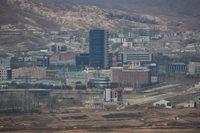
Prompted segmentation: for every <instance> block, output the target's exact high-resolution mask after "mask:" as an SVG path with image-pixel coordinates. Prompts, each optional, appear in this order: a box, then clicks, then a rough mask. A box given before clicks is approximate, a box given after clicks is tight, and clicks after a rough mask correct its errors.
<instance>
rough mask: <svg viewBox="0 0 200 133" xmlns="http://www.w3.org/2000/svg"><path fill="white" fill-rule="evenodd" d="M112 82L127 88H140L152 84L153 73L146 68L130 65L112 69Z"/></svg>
mask: <svg viewBox="0 0 200 133" xmlns="http://www.w3.org/2000/svg"><path fill="white" fill-rule="evenodd" d="M111 82H115V83H121V84H124V85H125V86H139V85H141V84H146V83H150V82H151V72H150V71H149V70H148V69H147V68H146V67H138V66H130V65H124V66H123V67H111Z"/></svg>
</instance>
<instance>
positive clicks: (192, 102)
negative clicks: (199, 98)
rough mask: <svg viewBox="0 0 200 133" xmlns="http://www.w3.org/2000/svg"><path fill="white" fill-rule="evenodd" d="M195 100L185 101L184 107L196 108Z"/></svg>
mask: <svg viewBox="0 0 200 133" xmlns="http://www.w3.org/2000/svg"><path fill="white" fill-rule="evenodd" d="M196 106H197V105H196V102H195V101H189V102H186V103H185V104H184V107H185V108H196Z"/></svg>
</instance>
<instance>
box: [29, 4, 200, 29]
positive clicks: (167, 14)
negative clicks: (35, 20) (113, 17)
mask: <svg viewBox="0 0 200 133" xmlns="http://www.w3.org/2000/svg"><path fill="white" fill-rule="evenodd" d="M31 1H48V2H56V3H71V4H73V5H92V6H98V7H101V8H106V9H119V10H123V11H130V12H135V13H139V14H140V13H142V14H148V15H153V16H158V17H161V18H165V19H168V20H171V21H175V22H181V23H184V25H183V26H182V27H181V29H185V30H190V29H200V24H199V23H198V22H199V21H200V8H199V7H200V0H73V1H72V0H31Z"/></svg>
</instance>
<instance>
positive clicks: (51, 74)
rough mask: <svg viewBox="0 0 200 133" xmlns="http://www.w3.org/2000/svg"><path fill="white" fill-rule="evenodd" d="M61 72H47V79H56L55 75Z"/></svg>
mask: <svg viewBox="0 0 200 133" xmlns="http://www.w3.org/2000/svg"><path fill="white" fill-rule="evenodd" d="M59 71H60V70H48V69H47V70H46V78H47V79H53V78H55V75H56V73H57V72H59Z"/></svg>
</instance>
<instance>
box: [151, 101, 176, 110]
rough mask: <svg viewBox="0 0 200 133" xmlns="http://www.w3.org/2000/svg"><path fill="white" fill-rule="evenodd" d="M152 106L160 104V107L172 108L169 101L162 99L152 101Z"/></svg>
mask: <svg viewBox="0 0 200 133" xmlns="http://www.w3.org/2000/svg"><path fill="white" fill-rule="evenodd" d="M153 106H162V107H165V108H173V106H172V105H171V102H170V101H166V100H164V99H163V100H160V101H158V102H155V103H153Z"/></svg>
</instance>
